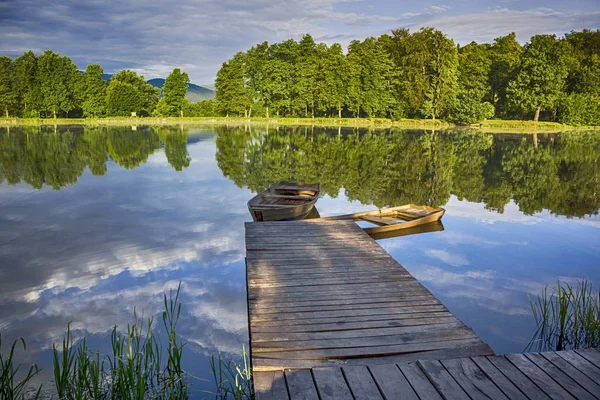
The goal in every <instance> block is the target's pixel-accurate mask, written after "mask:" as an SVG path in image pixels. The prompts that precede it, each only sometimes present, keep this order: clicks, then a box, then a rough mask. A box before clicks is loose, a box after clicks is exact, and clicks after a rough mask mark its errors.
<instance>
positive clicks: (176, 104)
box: [163, 68, 190, 118]
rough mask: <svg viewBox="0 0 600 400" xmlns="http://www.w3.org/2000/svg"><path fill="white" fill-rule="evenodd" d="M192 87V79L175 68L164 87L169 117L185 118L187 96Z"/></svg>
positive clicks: (164, 97)
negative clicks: (179, 116)
mask: <svg viewBox="0 0 600 400" xmlns="http://www.w3.org/2000/svg"><path fill="white" fill-rule="evenodd" d="M189 86H190V77H189V76H188V74H187V73H186V72H181V70H180V69H179V68H175V69H174V70H173V72H171V73H170V74H169V76H167V79H165V84H164V86H163V99H164V101H165V104H166V107H167V111H168V115H171V116H175V115H181V117H182V118H183V109H184V108H185V106H186V104H187V99H186V98H185V94H186V92H187V90H188V87H189Z"/></svg>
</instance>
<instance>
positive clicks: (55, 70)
mask: <svg viewBox="0 0 600 400" xmlns="http://www.w3.org/2000/svg"><path fill="white" fill-rule="evenodd" d="M37 66H38V67H37V76H38V79H37V81H38V83H39V85H40V97H41V109H42V111H44V112H46V113H51V115H52V116H53V117H54V118H56V117H57V114H58V113H60V112H64V113H65V114H66V115H67V117H68V116H69V112H70V111H73V110H74V109H76V108H78V107H79V106H80V104H79V101H78V100H79V98H78V93H77V90H78V89H79V87H80V86H79V85H80V84H79V81H80V79H81V74H80V72H79V71H78V70H77V66H75V64H73V63H72V62H71V59H70V58H69V57H66V56H65V57H61V56H60V55H59V54H57V53H53V52H52V51H51V50H46V51H45V52H44V54H42V55H41V56H39V57H38V64H37Z"/></svg>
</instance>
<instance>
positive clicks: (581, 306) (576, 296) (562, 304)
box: [528, 280, 600, 351]
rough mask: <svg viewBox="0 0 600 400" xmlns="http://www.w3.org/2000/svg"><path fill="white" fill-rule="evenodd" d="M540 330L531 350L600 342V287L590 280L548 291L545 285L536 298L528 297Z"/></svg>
mask: <svg viewBox="0 0 600 400" xmlns="http://www.w3.org/2000/svg"><path fill="white" fill-rule="evenodd" d="M529 301H530V303H531V309H532V311H533V316H534V318H535V321H536V324H537V331H536V332H535V334H534V336H533V338H532V339H531V341H530V343H529V346H528V350H534V351H560V350H570V349H580V348H588V347H598V346H600V291H594V290H593V289H592V285H591V284H590V283H588V282H587V281H585V280H584V281H582V282H577V286H576V287H573V286H571V285H569V284H567V283H561V282H560V281H559V282H558V284H557V287H556V290H555V291H554V292H553V293H551V294H550V295H548V288H547V287H545V288H544V289H543V291H542V293H541V295H539V296H537V298H536V299H535V300H533V299H531V298H530V299H529Z"/></svg>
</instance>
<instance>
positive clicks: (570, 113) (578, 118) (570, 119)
mask: <svg viewBox="0 0 600 400" xmlns="http://www.w3.org/2000/svg"><path fill="white" fill-rule="evenodd" d="M558 119H559V121H560V122H563V123H565V124H569V125H574V126H578V125H596V126H598V125H600V96H599V95H597V94H579V93H573V94H570V95H567V96H563V97H562V98H561V99H560V100H559V103H558Z"/></svg>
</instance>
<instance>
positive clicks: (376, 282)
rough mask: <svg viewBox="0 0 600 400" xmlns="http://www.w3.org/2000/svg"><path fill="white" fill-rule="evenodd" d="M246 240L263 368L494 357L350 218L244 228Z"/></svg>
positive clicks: (257, 358)
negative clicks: (464, 353)
mask: <svg viewBox="0 0 600 400" xmlns="http://www.w3.org/2000/svg"><path fill="white" fill-rule="evenodd" d="M246 243H247V248H246V252H247V256H246V266H247V277H248V280H247V286H248V316H249V327H250V338H251V343H250V347H251V355H252V362H253V364H252V365H253V368H254V370H255V371H256V372H258V371H276V370H282V369H283V368H292V369H294V368H298V366H301V367H300V368H307V367H317V366H322V365H328V363H329V362H345V361H346V360H352V361H353V365H357V363H356V361H357V360H361V361H362V363H363V365H369V362H370V361H374V360H375V359H386V360H389V359H392V358H391V357H393V360H394V362H398V361H400V360H401V359H403V358H406V360H407V361H415V360H417V359H418V355H417V354H419V353H421V352H423V353H428V354H435V356H436V357H439V358H444V354H446V353H444V352H445V351H450V352H449V353H447V354H449V356H451V357H456V356H457V355H460V353H456V352H455V351H454V350H457V349H464V350H465V351H467V352H469V354H470V355H491V354H493V353H492V351H491V349H490V348H489V346H487V345H486V344H485V343H484V342H483V341H481V339H479V338H478V337H477V336H476V335H475V334H474V333H473V331H472V330H471V329H469V328H468V327H466V326H465V325H464V324H463V323H462V322H461V321H459V320H458V319H457V318H456V317H455V316H453V315H452V314H451V313H450V312H448V310H447V309H446V307H444V305H443V304H441V303H440V302H439V301H438V300H437V299H436V298H435V297H434V296H433V295H432V294H431V293H430V292H429V291H428V290H427V289H426V288H424V287H423V286H422V285H421V284H420V283H419V282H418V281H417V280H416V279H415V278H414V277H412V276H411V275H410V274H409V273H408V271H406V270H405V269H404V268H403V267H402V266H401V265H400V264H398V263H397V262H396V261H395V260H394V259H393V258H392V257H391V256H390V255H389V254H387V253H386V252H385V250H383V248H381V246H379V244H377V242H376V241H374V240H373V239H371V238H370V237H369V236H368V235H367V234H366V233H365V232H364V231H363V230H362V229H361V228H360V227H359V226H358V225H356V223H354V222H353V221H322V220H319V221H290V222H259V223H247V224H246ZM474 352H475V353H474ZM425 358H428V357H427V356H425ZM374 362H375V364H377V363H378V362H377V361H374ZM379 363H381V362H379ZM353 371H354V370H353ZM361 371H362V370H361ZM344 376H346V377H347V375H344ZM286 378H287V375H286ZM360 382H362V383H363V384H364V385H369V386H372V385H371V382H374V381H373V378H371V380H370V381H362V380H360ZM338 383H339V382H338ZM350 388H351V389H352V385H350ZM356 390H358V389H356ZM353 392H354V390H353ZM290 393H291V392H290ZM355 396H356V394H355Z"/></svg>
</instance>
